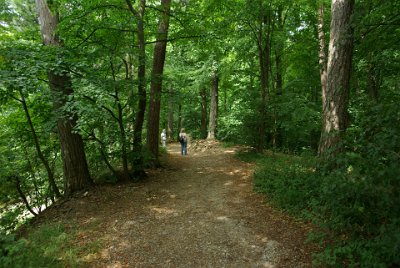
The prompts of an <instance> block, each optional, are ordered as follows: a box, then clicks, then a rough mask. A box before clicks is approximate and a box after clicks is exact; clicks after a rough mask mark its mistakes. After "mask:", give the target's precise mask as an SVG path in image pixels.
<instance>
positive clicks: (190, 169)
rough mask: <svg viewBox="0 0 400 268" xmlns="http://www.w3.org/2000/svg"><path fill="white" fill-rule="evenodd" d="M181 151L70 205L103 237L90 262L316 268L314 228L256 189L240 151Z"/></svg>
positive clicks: (175, 148) (90, 236)
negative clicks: (131, 180)
mask: <svg viewBox="0 0 400 268" xmlns="http://www.w3.org/2000/svg"><path fill="white" fill-rule="evenodd" d="M188 153H189V155H187V156H181V155H180V148H179V144H170V145H169V146H168V156H167V157H166V159H165V161H166V168H165V169H160V170H155V171H151V172H150V173H149V179H148V180H147V181H145V182H143V183H140V184H126V185H119V186H102V187H98V188H96V189H95V190H93V191H90V192H89V194H88V195H87V196H86V197H82V198H81V199H80V200H79V202H76V200H75V201H73V202H72V201H71V204H70V207H69V208H68V204H64V205H63V206H64V208H63V209H64V210H65V214H66V215H68V216H69V218H70V219H71V217H72V218H75V219H76V222H75V223H74V224H79V225H82V226H84V225H85V226H88V225H90V226H93V228H91V230H92V231H91V232H90V233H87V234H84V235H83V236H84V237H83V238H84V239H86V240H87V241H93V240H94V239H100V240H101V241H102V243H101V244H102V249H100V251H99V253H98V254H93V255H89V256H86V257H85V260H86V262H87V263H88V266H90V267H310V266H311V264H310V251H311V249H310V247H309V246H308V245H305V242H304V241H305V240H306V236H305V233H306V228H305V227H304V226H302V225H300V224H298V223H295V222H294V221H293V220H291V219H290V218H289V217H287V216H285V215H284V214H282V213H280V212H278V211H276V210H274V209H272V208H271V207H269V206H268V205H267V204H266V202H265V198H264V197H263V196H261V195H260V194H257V193H254V192H253V191H252V184H251V174H252V166H251V165H250V164H247V163H243V162H241V161H239V160H237V159H235V158H234V149H232V148H231V149H229V148H227V149H223V148H219V149H215V148H214V150H205V151H204V152H201V150H199V151H197V152H196V151H193V150H190V148H189V152H188Z"/></svg>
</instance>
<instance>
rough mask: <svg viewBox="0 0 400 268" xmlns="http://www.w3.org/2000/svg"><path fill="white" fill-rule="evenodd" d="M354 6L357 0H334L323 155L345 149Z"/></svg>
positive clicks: (320, 149)
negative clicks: (344, 135) (343, 138)
mask: <svg viewBox="0 0 400 268" xmlns="http://www.w3.org/2000/svg"><path fill="white" fill-rule="evenodd" d="M353 7H354V0H345V1H343V0H332V19H331V31H330V42H329V59H328V67H327V73H328V78H327V91H326V94H325V101H324V102H323V129H322V134H321V139H320V143H319V150H318V151H319V155H320V156H326V157H328V158H332V157H334V156H335V155H337V154H338V153H339V152H341V151H342V150H343V144H342V134H343V133H344V132H345V130H346V128H347V125H348V112H347V108H348V101H349V87H350V74H351V61H352V53H353V30H352V28H351V16H352V13H353Z"/></svg>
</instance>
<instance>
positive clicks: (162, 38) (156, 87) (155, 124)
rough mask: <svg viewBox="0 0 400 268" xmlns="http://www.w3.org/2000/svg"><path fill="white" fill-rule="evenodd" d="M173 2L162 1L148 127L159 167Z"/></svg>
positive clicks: (148, 145)
mask: <svg viewBox="0 0 400 268" xmlns="http://www.w3.org/2000/svg"><path fill="white" fill-rule="evenodd" d="M170 9H171V0H161V10H162V13H161V19H160V23H159V25H158V32H157V39H156V45H155V47H154V55H153V69H152V72H151V85H150V104H149V113H148V120H147V123H148V127H147V147H148V148H149V150H150V152H151V154H152V156H153V159H154V161H153V164H154V165H155V166H159V165H160V164H159V161H158V150H159V146H158V145H159V144H158V143H159V130H160V126H159V124H160V102H161V90H162V80H163V79H162V76H163V72H164V62H165V54H166V48H167V37H168V27H169V13H170Z"/></svg>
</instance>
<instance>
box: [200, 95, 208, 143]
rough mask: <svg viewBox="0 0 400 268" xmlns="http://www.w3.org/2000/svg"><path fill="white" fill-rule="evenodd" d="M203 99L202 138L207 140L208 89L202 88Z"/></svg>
mask: <svg viewBox="0 0 400 268" xmlns="http://www.w3.org/2000/svg"><path fill="white" fill-rule="evenodd" d="M200 98H201V126H200V138H202V139H205V138H207V93H206V88H205V87H201V89H200Z"/></svg>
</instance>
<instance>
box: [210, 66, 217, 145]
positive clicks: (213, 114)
mask: <svg viewBox="0 0 400 268" xmlns="http://www.w3.org/2000/svg"><path fill="white" fill-rule="evenodd" d="M218 80H219V77H218V71H214V73H213V75H212V79H211V94H210V95H211V96H210V97H211V98H210V119H209V122H208V135H207V139H210V140H214V139H215V133H216V129H217V118H218Z"/></svg>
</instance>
